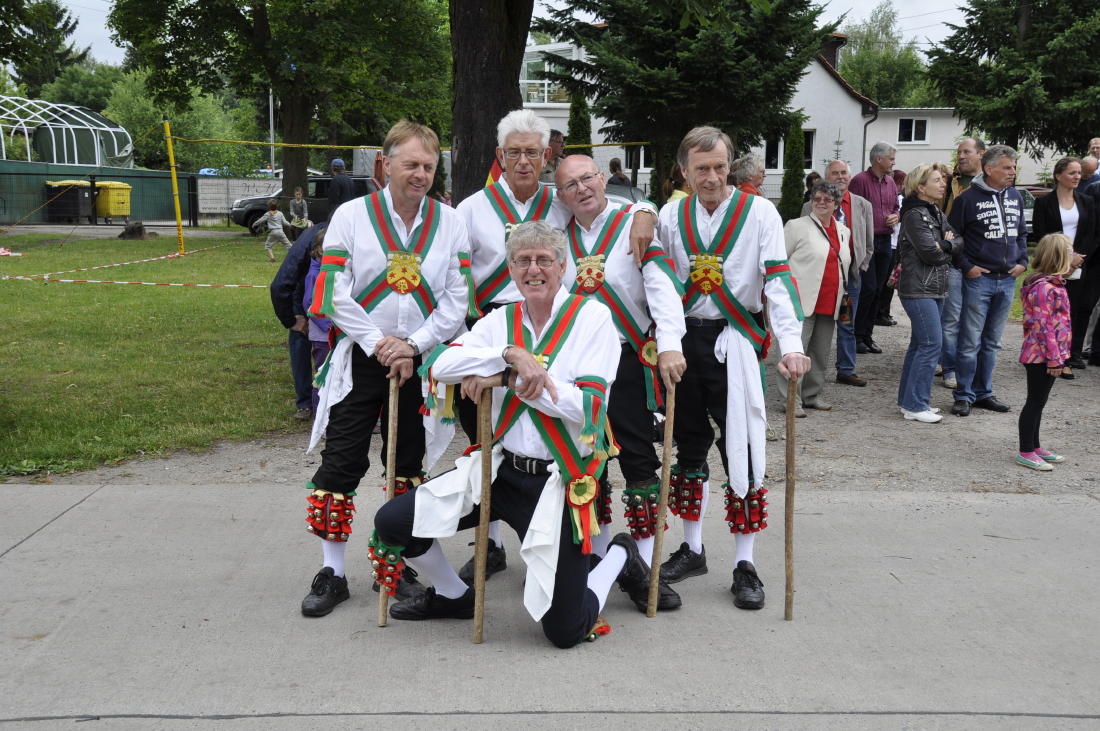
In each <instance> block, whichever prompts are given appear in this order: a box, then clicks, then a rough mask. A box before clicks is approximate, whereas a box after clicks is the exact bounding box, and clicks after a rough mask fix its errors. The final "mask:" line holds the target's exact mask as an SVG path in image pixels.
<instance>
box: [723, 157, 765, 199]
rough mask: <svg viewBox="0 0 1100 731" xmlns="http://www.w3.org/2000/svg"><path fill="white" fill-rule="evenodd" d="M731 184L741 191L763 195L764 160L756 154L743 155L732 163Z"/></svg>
mask: <svg viewBox="0 0 1100 731" xmlns="http://www.w3.org/2000/svg"><path fill="white" fill-rule="evenodd" d="M730 172H731V173H732V174H733V185H734V187H735V188H737V189H738V190H739V191H741V192H742V193H749V194H750V195H764V194H763V193H762V192H760V191H761V188H762V187H763V185H764V160H763V158H761V157H759V156H757V155H745V156H744V157H742V158H739V159H737V160H735V161H734V163H733V170H731V171H730Z"/></svg>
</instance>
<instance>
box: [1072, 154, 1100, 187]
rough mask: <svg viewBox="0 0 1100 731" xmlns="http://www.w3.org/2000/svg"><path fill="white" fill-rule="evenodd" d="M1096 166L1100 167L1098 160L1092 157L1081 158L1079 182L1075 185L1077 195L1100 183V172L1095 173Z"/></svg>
mask: <svg viewBox="0 0 1100 731" xmlns="http://www.w3.org/2000/svg"><path fill="white" fill-rule="evenodd" d="M1098 166H1100V160H1097V159H1096V158H1095V157H1093V156H1092V155H1085V156H1084V157H1082V158H1081V182H1080V183H1078V184H1077V192H1078V193H1087V192H1088V189H1089V188H1091V187H1092V186H1093V184H1095V183H1100V172H1097V171H1096V169H1097V167H1098Z"/></svg>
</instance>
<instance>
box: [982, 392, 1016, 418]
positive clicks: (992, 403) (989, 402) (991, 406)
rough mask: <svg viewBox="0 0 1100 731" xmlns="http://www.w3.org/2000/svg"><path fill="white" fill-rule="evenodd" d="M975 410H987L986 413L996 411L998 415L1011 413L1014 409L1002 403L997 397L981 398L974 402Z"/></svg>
mask: <svg viewBox="0 0 1100 731" xmlns="http://www.w3.org/2000/svg"><path fill="white" fill-rule="evenodd" d="M974 408H976V409H985V410H986V411H996V412H997V413H998V414H1003V413H1005V412H1006V411H1011V410H1012V407H1011V406H1009V405H1008V404H1005V403H1001V402H1000V401H998V400H997V398H996V397H995V396H986V397H985V398H980V399H978V400H977V401H975V402H974Z"/></svg>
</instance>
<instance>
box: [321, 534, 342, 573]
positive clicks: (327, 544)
mask: <svg viewBox="0 0 1100 731" xmlns="http://www.w3.org/2000/svg"><path fill="white" fill-rule="evenodd" d="M347 548H348V544H347V542H346V541H326V540H325V539H323V538H322V539H321V550H322V551H324V555H325V561H324V563H323V564H321V565H322V566H328V567H329V568H331V569H332V573H334V574H336V575H337V576H343V575H344V551H346V550H347Z"/></svg>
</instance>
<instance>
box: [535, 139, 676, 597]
mask: <svg viewBox="0 0 1100 731" xmlns="http://www.w3.org/2000/svg"><path fill="white" fill-rule="evenodd" d="M557 185H558V196H559V197H560V199H561V200H562V202H563V203H565V205H566V206H568V207H569V211H570V212H571V213H572V214H573V219H572V220H571V221H570V222H569V224H568V225H567V226H566V229H565V232H566V235H567V237H568V239H569V253H570V256H569V258H568V262H567V266H566V272H565V274H566V276H565V281H566V282H567V286H569V288H570V289H571V291H572V292H574V293H575V294H579V295H582V296H585V297H589V298H592V299H595V300H597V301H599V302H602V303H604V304H605V305H607V306H608V308H609V309H610V310H611V319H612V321H613V322H614V323H615V329H616V330H617V331H618V334H619V343H620V344H621V347H620V356H619V367H618V371H617V373H616V375H615V388H614V389H613V390H612V391H611V398H610V400H609V402H608V407H607V416H608V420H609V421H610V422H611V428H612V430H613V432H614V434H615V440H616V441H617V442H618V443H619V449H620V452H619V468H620V469H621V470H622V473H623V478H624V479H625V480H626V489H625V490H624V494H623V502H625V503H626V519H627V523H628V525H629V526H630V535H631V537H632V538H634V540H635V541H636V542H637V543H638V549H639V552H640V553H641V556H642V560H644V561H645V562H646V563H647V565H648V564H650V563H651V562H652V560H653V536H654V535H655V533H656V530H657V513H656V508H657V497H658V493H659V491H660V481H659V480H658V478H657V471H658V469H659V468H660V466H661V461H660V460H659V459H658V458H657V451H656V449H655V448H654V446H653V416H652V412H653V411H656V410H657V409H658V408H659V406H660V404H661V403H662V397H661V382H662V381H663V382H664V385H665V387H666V388H668V387H671V385H672V384H674V383H679V381H680V377H681V375H682V374H683V372H684V368H685V367H686V362H685V360H684V356H683V354H682V352H681V343H680V341H681V339H682V338H683V337H684V308H683V304H682V303H681V300H680V294H679V291H678V290H680V281H679V280H678V279H676V278H675V277H676V275H675V273H674V272H673V271H672V267H671V265H670V263H669V261H668V258H667V256H666V255H665V252H664V250H663V249H662V248H661V247H660V246H659V245H658V244H657V243H654V244H653V245H652V246H651V247H650V248H649V250H648V251H647V252H646V256H645V258H644V259H643V264H642V267H641V269H639V268H638V266H637V265H636V264H635V263H634V254H633V250H632V248H631V245H630V239H629V237H628V235H627V228H628V227H627V224H628V223H629V221H630V219H631V218H632V216H631V214H630V212H629V211H628V210H627V208H626V206H620V205H616V204H612V203H611V202H610V201H608V200H607V196H606V195H605V193H604V185H605V184H604V179H603V173H601V172H600V169H599V167H597V166H596V162H595V161H594V160H593V159H592V158H590V157H587V156H585V155H570V156H569V157H567V158H565V159H564V160H562V163H561V165H559V166H558V171H557ZM600 484H601V493H602V494H601V496H600V497H601V501H602V504H601V506H600V508H601V510H600V512H601V513H604V514H603V515H600V516H599V522H600V523H604V524H606V523H610V522H611V515H610V513H611V505H610V500H609V495H610V486H609V484H608V480H607V476H606V472H605V473H604V478H603V480H602V481H601V483H600ZM598 539H599V540H600V541H601V542H602V543H603V546H601V547H597V548H596V553H598V554H602V553H603V552H604V551H603V550H602V549H603V548H604V547H605V546H606V545H607V540H608V536H607V534H606V533H604V534H601V535H600V536H599V537H598ZM593 542H596V539H593ZM623 588H624V590H625V591H626V592H627V593H628V594H629V595H630V598H631V600H633V601H634V604H635V605H636V606H637V607H638V609H639V610H641V611H643V612H644V611H645V610H646V603H647V598H648V593H649V586H648V582H643V583H641V584H636V585H630V584H624V586H623ZM660 588H661V592H660V600H659V603H658V609H675V608H676V607H679V606H680V597H679V596H678V595H677V594H676V592H675V591H673V590H672V588H671V587H669V586H668V585H667V584H664V583H663V582H662V584H661V587H660Z"/></svg>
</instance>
